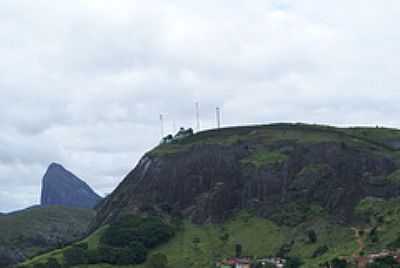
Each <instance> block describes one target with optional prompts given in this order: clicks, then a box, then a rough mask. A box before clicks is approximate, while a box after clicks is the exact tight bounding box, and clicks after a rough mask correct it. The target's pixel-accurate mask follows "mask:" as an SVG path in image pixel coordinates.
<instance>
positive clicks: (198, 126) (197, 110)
mask: <svg viewBox="0 0 400 268" xmlns="http://www.w3.org/2000/svg"><path fill="white" fill-rule="evenodd" d="M196 129H197V131H200V107H199V103H198V102H196Z"/></svg>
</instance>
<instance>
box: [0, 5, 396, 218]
mask: <svg viewBox="0 0 400 268" xmlns="http://www.w3.org/2000/svg"><path fill="white" fill-rule="evenodd" d="M399 14H400V4H399V3H398V1H394V0H388V1H385V2H384V3H382V2H378V1H371V2H369V3H368V5H365V4H362V3H361V2H360V1H356V0H354V1H350V2H349V1H344V0H339V1H335V2H326V1H320V2H315V1H311V0H299V1H288V0H273V1H250V2H249V1H247V2H246V1H236V0H233V1H232V0H231V1H211V0H206V1H200V2H199V1H183V0H173V1H160V0H150V1H147V2H146V3H144V2H143V1H135V0H134V1H127V0H116V1H111V2H110V1H105V0H96V1H89V0H78V1H63V2H60V1H59V2H57V3H56V2H54V1H50V0H38V1H29V0H18V1H15V0H3V1H1V3H0V44H1V45H0V57H1V61H0V93H1V98H0V124H1V129H2V131H1V133H0V211H10V210H14V209H18V208H22V207H25V206H29V205H31V204H34V203H37V202H38V200H39V191H40V180H41V176H42V175H43V173H44V172H45V169H46V167H47V165H48V164H49V163H50V162H53V161H58V162H61V163H62V164H64V165H65V166H66V167H67V168H69V169H70V170H72V171H73V172H75V173H76V174H77V175H78V176H81V177H82V178H84V179H85V180H86V181H87V182H88V183H89V184H91V185H92V186H94V188H95V189H96V190H97V191H99V192H101V193H109V192H111V191H112V189H113V188H114V187H115V186H116V185H117V184H118V183H119V182H120V181H121V180H122V178H123V176H124V175H125V174H126V173H128V172H129V171H130V170H131V169H132V168H133V167H134V165H135V163H136V162H137V161H138V159H139V158H140V156H141V155H142V154H143V153H144V152H145V151H147V150H149V149H151V148H152V147H153V146H155V145H156V144H157V143H158V141H159V138H160V137H159V136H160V127H159V122H158V115H159V114H160V113H163V114H165V117H166V123H165V127H166V129H167V131H172V130H173V125H174V123H175V127H179V126H194V125H195V124H194V121H195V120H194V102H195V101H199V102H200V106H201V118H202V127H203V128H211V127H214V126H215V123H214V109H215V107H216V106H217V105H218V106H221V107H222V116H223V122H224V124H225V125H238V124H250V123H270V122H279V121H295V122H296V121H303V122H310V123H315V122H317V123H325V124H335V125H387V126H393V127H398V126H400V119H398V116H397V114H398V113H399V110H400V108H398V107H399V106H398V100H399V97H400V91H399V90H398V88H397V79H398V77H397V76H398V75H397V70H398V69H399V64H400V60H399V56H398V53H397V48H398V47H399V45H400V41H399V40H400V38H399V33H398V31H394V30H393V27H394V26H395V25H397V24H398V23H399V18H400V16H399Z"/></svg>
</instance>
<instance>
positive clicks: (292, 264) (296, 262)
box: [285, 257, 303, 268]
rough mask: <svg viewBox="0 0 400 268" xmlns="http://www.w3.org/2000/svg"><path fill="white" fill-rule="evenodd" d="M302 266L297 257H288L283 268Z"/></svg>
mask: <svg viewBox="0 0 400 268" xmlns="http://www.w3.org/2000/svg"><path fill="white" fill-rule="evenodd" d="M302 265H303V262H302V260H301V259H300V258H298V257H290V258H288V259H286V263H285V268H298V267H301V266H302Z"/></svg>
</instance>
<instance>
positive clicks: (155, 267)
mask: <svg viewBox="0 0 400 268" xmlns="http://www.w3.org/2000/svg"><path fill="white" fill-rule="evenodd" d="M167 265H168V258H167V256H165V255H164V254H162V253H157V254H154V255H152V256H151V257H150V258H149V260H148V262H147V265H146V267H147V268H167Z"/></svg>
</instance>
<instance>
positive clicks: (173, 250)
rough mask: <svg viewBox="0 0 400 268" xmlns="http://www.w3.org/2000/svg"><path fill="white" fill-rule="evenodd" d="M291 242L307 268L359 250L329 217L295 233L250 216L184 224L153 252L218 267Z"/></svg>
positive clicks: (180, 264)
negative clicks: (313, 236) (238, 248)
mask: <svg viewBox="0 0 400 268" xmlns="http://www.w3.org/2000/svg"><path fill="white" fill-rule="evenodd" d="M106 228H107V227H103V228H101V229H100V230H98V231H97V232H95V233H94V234H92V235H91V236H90V237H89V238H87V239H85V240H84V241H82V242H88V244H89V249H96V248H97V246H98V242H99V237H100V236H101V234H102V233H103V232H104V230H105V229H106ZM309 230H314V231H315V232H316V233H317V241H316V242H315V243H310V242H309V241H308V235H307V233H308V231H309ZM292 240H294V243H293V245H292V246H291V247H290V249H289V251H290V253H289V255H291V256H297V257H301V259H302V260H303V261H304V262H305V265H306V266H305V267H317V266H318V264H319V263H323V262H326V261H329V260H331V259H333V258H335V257H337V256H351V255H352V254H353V253H354V252H356V251H357V249H358V248H357V243H356V241H355V237H354V233H353V231H352V230H351V228H350V227H349V226H340V225H336V224H331V223H329V221H328V219H326V218H325V217H318V218H309V219H308V220H307V221H306V222H304V223H303V224H301V225H298V226H296V227H289V226H281V227H279V226H278V225H277V224H275V223H273V222H272V221H270V220H266V219H261V218H257V217H254V216H252V215H251V214H249V213H241V214H240V215H237V216H236V217H234V218H232V219H231V220H229V221H227V222H226V223H225V224H222V225H215V224H213V225H211V224H208V225H204V226H199V225H194V224H191V223H189V222H185V223H184V224H183V226H182V227H181V229H180V231H179V232H177V234H176V235H175V237H174V238H173V239H172V240H171V241H170V242H168V243H167V244H164V245H162V246H160V247H158V248H156V249H155V250H152V251H151V252H150V254H149V256H151V255H153V254H156V253H162V254H165V255H166V256H167V257H168V262H169V266H168V267H171V268H172V267H174V268H184V267H194V268H197V267H199V268H200V267H214V264H215V262H216V261H217V260H220V259H222V258H225V257H230V256H234V254H235V244H236V243H240V244H241V245H242V247H243V255H246V256H255V257H266V256H275V255H276V254H278V253H279V252H280V251H282V250H283V249H284V248H285V245H286V247H287V245H288V244H290V242H291V241H292ZM82 242H80V243H82ZM324 246H326V247H328V249H329V250H328V252H326V253H325V254H323V256H319V257H316V258H313V257H312V256H313V254H314V253H315V252H316V251H317V250H318V249H319V248H321V247H324ZM67 249H68V248H65V249H62V250H56V251H53V252H50V253H48V254H45V255H42V256H38V257H36V258H34V259H32V260H30V261H28V262H26V263H24V265H25V266H26V267H33V265H35V264H37V263H46V262H47V260H48V259H49V258H56V259H58V260H59V261H60V262H61V263H62V261H63V252H65V250H67ZM145 266H146V264H145V265H136V266H113V265H108V264H96V265H88V266H84V267H92V268H95V267H99V268H100V267H101V268H106V267H113V268H122V267H126V268H127V267H129V268H131V267H135V268H141V267H145ZM77 267H79V266H77ZM82 267H83V266H82Z"/></svg>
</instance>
